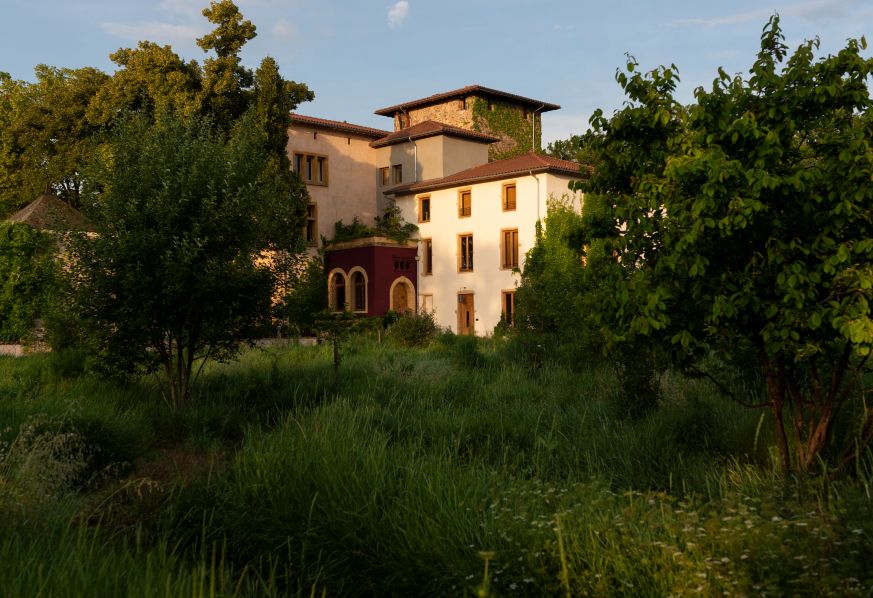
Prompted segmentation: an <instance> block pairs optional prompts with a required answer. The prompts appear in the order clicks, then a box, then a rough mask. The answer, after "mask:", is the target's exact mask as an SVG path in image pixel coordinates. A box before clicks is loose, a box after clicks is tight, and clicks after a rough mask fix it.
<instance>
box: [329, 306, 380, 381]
mask: <svg viewBox="0 0 873 598" xmlns="http://www.w3.org/2000/svg"><path fill="white" fill-rule="evenodd" d="M345 307H346V309H344V310H343V311H341V312H334V311H332V310H331V309H330V308H328V309H325V310H324V311H322V312H319V313H316V314H313V319H314V324H313V328H314V329H315V330H316V331H317V332H318V336H319V337H322V338H324V339H325V340H327V341H328V342H329V343H330V344H331V345H332V346H333V382H334V388H335V389H336V390H339V384H340V377H339V369H340V365H341V364H342V346H343V345H344V344H345V343H347V342H348V341H349V339H351V337H352V334H354V333H355V332H362V331H365V330H371V329H373V328H378V326H379V325H380V324H381V321H380V320H379V318H361V317H358V315H357V314H355V313H354V312H352V311H349V305H348V303H347V304H346V306H345Z"/></svg>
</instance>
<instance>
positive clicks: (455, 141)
mask: <svg viewBox="0 0 873 598" xmlns="http://www.w3.org/2000/svg"><path fill="white" fill-rule="evenodd" d="M559 108H560V106H558V105H556V104H548V103H545V102H539V101H536V100H532V99H529V98H524V97H521V96H517V95H514V94H509V93H506V92H501V91H498V90H494V89H489V88H485V87H481V86H478V85H474V86H468V87H465V88H462V89H458V90H455V91H452V92H448V93H443V94H437V95H433V96H429V97H427V98H423V99H420V100H415V101H412V102H406V103H403V104H398V105H396V106H391V107H389V108H383V109H381V110H377V111H376V114H380V115H383V116H387V117H390V118H392V119H393V121H394V127H393V128H394V131H393V132H392V131H385V130H380V129H373V128H370V127H362V126H358V125H352V124H349V123H346V122H345V121H343V122H339V121H333V120H326V119H321V118H314V117H310V116H302V115H298V114H292V122H293V125H292V127H291V130H290V131H289V141H288V154H289V156H290V157H291V162H292V167H293V168H294V170H295V171H296V172H298V173H299V174H300V176H301V178H303V179H304V180H305V181H306V182H307V184H308V187H309V193H310V196H311V197H312V203H311V204H310V205H309V207H308V219H307V227H306V237H307V240H308V241H309V242H310V244H311V246H312V248H313V251H314V250H315V248H316V247H317V246H318V245H319V244H320V242H321V241H320V240H321V238H322V237H324V238H325V239H327V240H328V241H330V240H332V239H333V237H334V232H335V223H336V222H337V221H339V220H342V221H343V222H344V223H346V224H349V223H351V222H352V221H353V220H354V219H355V218H358V219H359V220H360V221H362V222H363V223H365V224H368V225H371V224H372V223H373V218H374V217H375V216H376V215H377V214H380V213H382V212H383V211H384V210H385V208H386V207H388V206H389V205H396V206H397V207H398V208H400V210H401V215H402V216H403V217H404V218H405V219H406V220H407V221H409V222H413V223H416V224H417V225H418V227H419V231H418V233H417V234H416V235H415V241H416V242H412V241H410V242H407V243H406V244H404V245H400V244H398V243H396V242H394V241H392V240H390V239H386V238H384V237H380V236H368V237H364V238H360V239H354V240H352V241H344V242H341V243H332V244H330V245H329V247H328V248H327V249H329V250H330V251H329V253H328V263H327V269H328V272H329V280H330V304H331V305H332V306H333V308H334V309H335V310H339V309H343V306H344V305H348V307H349V309H351V310H352V311H355V312H357V313H360V314H362V315H369V316H377V315H383V314H384V313H385V312H386V311H387V310H389V309H394V310H403V309H415V308H417V307H422V308H426V309H428V310H435V312H436V316H437V319H438V320H439V323H440V325H441V326H448V327H450V328H452V330H454V331H455V332H457V333H474V334H485V333H488V332H490V331H491V330H492V329H493V328H494V326H495V325H497V323H498V322H499V321H500V317H501V313H506V314H507V317H508V318H510V319H511V317H512V314H513V313H514V311H515V301H514V293H515V281H516V280H517V278H513V276H514V275H513V270H514V269H516V268H518V267H520V266H522V265H523V260H524V253H525V252H526V251H527V250H528V249H530V247H531V246H532V245H533V241H534V238H535V227H536V222H537V220H538V219H540V218H541V217H543V216H544V215H545V209H546V201H547V199H548V198H549V196H550V195H555V196H558V197H559V196H561V195H563V194H566V193H568V188H567V185H568V183H569V182H571V181H574V180H579V179H580V178H582V177H583V176H586V175H587V171H586V172H580V167H579V165H578V164H576V163H573V162H567V161H565V160H559V159H556V158H552V157H549V156H544V155H541V154H538V153H536V152H535V151H531V150H530V148H538V147H539V143H538V140H539V131H540V123H541V117H542V114H543V112H547V111H551V110H557V109H559ZM492 114H493V115H495V117H494V118H491V115H492ZM507 123H508V124H507ZM502 156H504V157H502ZM506 156H508V157H506ZM577 199H578V202H579V207H580V208H581V201H582V200H581V197H580V198H575V197H574V198H573V201H574V202H576V201H577Z"/></svg>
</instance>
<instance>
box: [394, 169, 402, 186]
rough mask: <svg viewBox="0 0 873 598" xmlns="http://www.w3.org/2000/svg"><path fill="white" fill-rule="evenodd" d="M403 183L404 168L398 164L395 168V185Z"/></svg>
mask: <svg viewBox="0 0 873 598" xmlns="http://www.w3.org/2000/svg"><path fill="white" fill-rule="evenodd" d="M402 182H403V166H402V165H401V164H397V165H396V166H395V167H394V184H395V185H399V184H400V183H402Z"/></svg>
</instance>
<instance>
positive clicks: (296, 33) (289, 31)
mask: <svg viewBox="0 0 873 598" xmlns="http://www.w3.org/2000/svg"><path fill="white" fill-rule="evenodd" d="M273 35H275V36H276V37H278V38H281V39H284V40H286V41H297V40H299V39H300V30H299V29H297V25H295V24H294V23H292V22H291V21H286V20H285V19H282V20H281V21H278V22H277V23H276V24H275V25H273Z"/></svg>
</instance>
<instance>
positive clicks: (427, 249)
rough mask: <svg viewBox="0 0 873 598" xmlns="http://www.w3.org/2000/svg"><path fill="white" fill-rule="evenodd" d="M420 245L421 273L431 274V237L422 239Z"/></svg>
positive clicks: (424, 274)
mask: <svg viewBox="0 0 873 598" xmlns="http://www.w3.org/2000/svg"><path fill="white" fill-rule="evenodd" d="M421 247H422V249H423V251H422V252H423V253H424V255H423V256H422V258H423V259H422V260H421V275H422V276H433V238H431V237H428V238H426V239H422V240H421ZM428 266H430V269H428Z"/></svg>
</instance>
